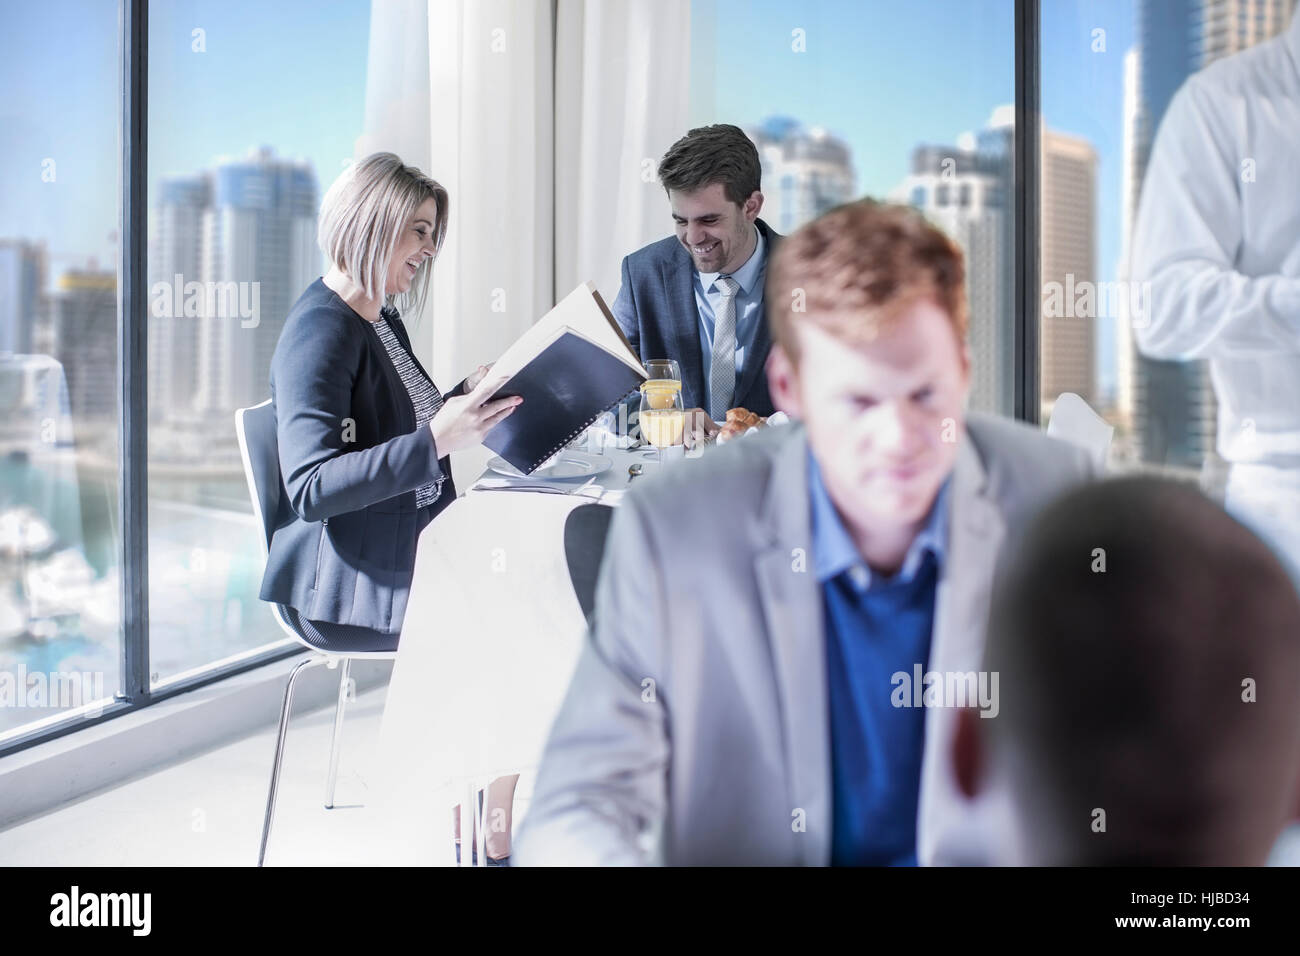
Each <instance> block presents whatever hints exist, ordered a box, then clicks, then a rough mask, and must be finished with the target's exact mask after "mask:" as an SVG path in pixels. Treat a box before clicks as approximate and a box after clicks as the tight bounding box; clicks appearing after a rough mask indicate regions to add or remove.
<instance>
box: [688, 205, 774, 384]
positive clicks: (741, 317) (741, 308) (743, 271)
mask: <svg viewBox="0 0 1300 956" xmlns="http://www.w3.org/2000/svg"><path fill="white" fill-rule="evenodd" d="M752 228H753V230H754V234H755V236H756V237H757V239H758V241H757V242H756V243H755V244H754V251H753V253H751V254H750V257H749V258H748V259H746V260H745V264H744V265H743V266H741V267H740V268H739V269H737V270H736V271H735V272H733V273H731V277H732V278H733V279H735V280H736V282H737V283H738V284H739V285H740V288H739V289H737V290H736V384H737V385H739V384H740V376H741V373H742V372H744V370H745V356H746V355H747V354H748V353H749V352H750V351H751V350H752V349H753V346H754V337H755V336H756V335H758V325H759V323H760V322H762V321H763V278H764V276H765V275H766V274H767V242H766V241H765V240H764V239H763V233H762V230H760V229H759V228H758V226H753V227H752ZM721 274H722V273H720V272H699V271H695V273H694V275H695V307H696V309H697V310H698V311H699V313H700V354H701V355H702V356H703V358H704V383H705V386H706V388H707V386H708V382H709V376H710V374H711V372H712V367H713V316H714V313H715V310H716V309H718V308H720V307H721V305H722V290H721V289H720V288H716V287H715V286H714V282H715V280H716V279H717V278H718V276H719V275H721ZM706 398H707V396H706ZM705 404H707V402H706V403H705Z"/></svg>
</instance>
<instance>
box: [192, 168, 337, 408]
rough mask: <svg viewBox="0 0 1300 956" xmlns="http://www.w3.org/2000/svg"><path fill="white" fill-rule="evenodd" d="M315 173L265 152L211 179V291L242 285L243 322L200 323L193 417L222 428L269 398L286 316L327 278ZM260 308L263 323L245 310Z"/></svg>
mask: <svg viewBox="0 0 1300 956" xmlns="http://www.w3.org/2000/svg"><path fill="white" fill-rule="evenodd" d="M316 211H317V188H316V174H315V173H314V171H313V170H312V168H311V166H310V165H308V164H306V163H298V162H290V161H284V160H277V159H275V158H273V157H272V156H271V152H270V150H267V149H262V150H259V151H257V152H256V153H254V154H253V155H251V156H249V157H247V158H245V159H242V160H238V161H233V162H224V163H221V164H220V165H218V166H217V168H216V170H215V172H214V173H213V189H212V203H211V205H210V206H209V207H208V208H207V209H205V210H204V212H203V220H202V222H203V225H202V229H203V234H202V260H203V261H202V272H203V280H204V282H205V283H213V284H223V285H224V284H228V283H235V284H236V293H237V297H238V300H239V303H240V306H241V311H240V312H239V314H237V315H219V314H218V315H203V316H201V317H200V318H199V319H198V323H199V325H198V329H199V334H198V376H197V394H196V396H195V408H196V411H198V412H199V413H200V415H203V416H213V417H217V418H221V419H222V420H224V419H226V418H228V417H229V416H230V415H231V414H232V413H233V412H234V410H235V409H236V408H239V407H241V406H247V405H254V404H256V403H258V402H260V401H262V400H264V399H266V398H268V397H269V395H270V386H269V381H270V372H271V356H272V354H273V353H274V352H275V346H276V343H277V342H278V341H279V339H280V330H281V329H282V328H283V327H284V320H285V317H286V316H287V315H288V313H289V307H290V306H291V305H292V304H293V303H294V302H295V301H296V300H297V298H298V296H299V295H301V294H302V292H303V290H305V289H306V288H307V286H308V285H310V284H311V282H312V281H313V280H314V279H316V277H317V276H318V275H319V274H320V268H319V267H320V253H319V251H318V250H317V247H316ZM254 303H255V304H256V314H255V315H253V314H249V315H244V314H243V312H244V311H248V312H250V313H251V312H252V311H253V310H252V309H247V310H245V309H244V308H243V307H244V306H252V305H253V304H254Z"/></svg>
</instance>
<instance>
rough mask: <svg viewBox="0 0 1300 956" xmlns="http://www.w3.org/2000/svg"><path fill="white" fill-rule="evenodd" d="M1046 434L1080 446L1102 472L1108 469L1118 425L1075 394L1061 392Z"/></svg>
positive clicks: (1053, 408) (1053, 407)
mask: <svg viewBox="0 0 1300 956" xmlns="http://www.w3.org/2000/svg"><path fill="white" fill-rule="evenodd" d="M1047 434H1049V435H1051V436H1052V437H1053V438H1059V439H1061V440H1062V441H1068V442H1070V443H1071V444H1074V445H1078V446H1079V447H1080V448H1082V449H1083V450H1084V451H1086V452H1088V454H1089V455H1091V456H1092V460H1093V462H1094V463H1095V464H1096V465H1097V468H1098V469H1100V470H1105V468H1106V456H1107V455H1108V454H1109V452H1110V442H1111V439H1112V438H1113V437H1114V436H1115V426H1113V425H1111V424H1109V423H1108V422H1107V421H1106V419H1104V418H1102V417H1101V416H1100V415H1098V414H1097V413H1096V412H1094V411H1093V410H1092V407H1091V406H1089V404H1088V403H1087V402H1085V401H1084V400H1083V399H1082V398H1080V397H1079V396H1078V395H1076V394H1074V392H1062V393H1061V396H1060V397H1059V398H1058V399H1057V400H1056V403H1055V404H1054V405H1053V406H1052V417H1051V419H1050V420H1049V421H1048V423H1047Z"/></svg>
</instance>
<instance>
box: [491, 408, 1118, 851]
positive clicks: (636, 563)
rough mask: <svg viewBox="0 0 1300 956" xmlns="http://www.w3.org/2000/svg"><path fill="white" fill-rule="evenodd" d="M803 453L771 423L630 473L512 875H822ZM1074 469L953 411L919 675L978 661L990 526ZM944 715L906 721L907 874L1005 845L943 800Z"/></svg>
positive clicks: (1005, 525)
mask: <svg viewBox="0 0 1300 956" xmlns="http://www.w3.org/2000/svg"><path fill="white" fill-rule="evenodd" d="M806 454H807V441H806V438H805V432H804V429H803V426H802V425H799V424H791V425H786V426H780V427H777V428H773V429H771V430H770V431H768V432H767V433H763V434H760V435H756V436H754V437H752V438H745V439H741V440H739V441H733V442H730V443H728V444H727V445H725V446H723V447H721V448H718V449H715V450H713V451H711V452H706V453H705V457H704V458H703V459H701V460H699V461H697V462H692V463H689V464H687V463H683V464H681V465H678V466H676V467H674V468H671V469H668V470H666V471H664V472H663V473H661V474H659V475H654V476H651V477H650V478H647V479H644V480H643V482H644V483H638V485H637V486H636V487H635V488H634V490H632V491H631V493H630V494H629V495H628V496H627V497H626V498H625V499H624V501H623V503H622V505H621V506H620V507H619V508H618V510H617V512H616V514H615V516H614V520H613V523H612V526H611V529H610V537H609V541H608V544H607V546H606V552H605V563H604V566H603V567H602V569H601V575H600V579H599V583H598V586H597V594H596V609H595V613H594V616H593V624H592V629H591V632H590V633H589V636H588V637H589V639H588V641H587V644H586V646H585V648H584V650H583V652H582V655H581V657H580V660H579V663H578V664H577V667H576V670H575V673H574V676H573V680H572V684H571V686H570V688H569V692H568V696H567V697H566V699H565V702H564V704H563V706H562V708H561V710H560V713H559V716H558V717H557V718H556V721H555V724H554V726H553V727H552V730H551V735H550V739H549V742H548V744H547V747H546V751H545V755H544V757H543V760H542V764H541V767H540V769H539V772H538V778H537V783H536V788H535V791H534V795H533V799H532V802H531V805H530V808H529V811H528V814H527V816H526V818H525V819H524V821H523V823H522V826H521V831H520V834H519V838H518V840H517V842H516V851H515V853H516V859H517V860H518V862H520V863H521V864H560V863H564V864H567V863H582V864H633V863H666V864H670V865H680V864H702V865H718V864H737V865H768V864H770V865H792V864H802V865H826V864H828V863H829V861H830V851H831V832H830V828H831V805H830V801H831V765H830V760H831V758H830V753H831V750H830V728H829V717H828V705H827V680H826V654H825V637H824V633H823V631H824V626H823V605H822V599H821V591H820V589H819V587H818V585H817V581H816V577H815V572H814V570H813V569H812V567H811V553H812V552H811V531H810V506H809V497H808V482H807V467H806ZM1092 474H1093V466H1092V464H1091V462H1090V461H1089V459H1088V457H1087V455H1085V454H1084V452H1082V451H1081V450H1079V449H1077V448H1075V447H1074V446H1072V445H1067V444H1065V443H1063V442H1060V441H1057V440H1055V439H1052V438H1048V437H1046V436H1045V435H1043V434H1042V433H1040V432H1039V431H1038V430H1037V429H1034V428H1031V427H1029V426H1027V425H1023V424H1020V423H1016V422H1011V421H1008V420H1003V419H995V418H990V417H985V416H980V415H972V416H970V418H969V419H968V421H967V430H966V435H965V436H964V438H963V439H962V442H961V445H960V447H959V449H958V457H957V462H956V465H955V467H954V472H953V484H952V489H951V492H950V494H951V498H950V505H951V508H950V514H949V528H948V552H947V558H946V560H945V562H944V564H943V567H942V569H941V576H940V580H939V587H938V592H937V594H936V598H935V602H936V603H935V623H934V632H933V636H932V644H931V652H930V661H929V666H928V669H929V670H937V671H959V672H968V671H978V670H979V669H980V668H981V666H982V664H981V659H982V654H983V645H984V628H985V619H986V616H987V613H988V602H989V596H990V591H991V584H992V579H993V573H994V563H995V558H996V556H997V554H998V552H999V549H1000V547H1001V545H1002V542H1003V539H1004V537H1005V536H1006V535H1007V533H1008V529H1009V528H1012V527H1014V526H1015V524H1016V523H1017V522H1019V521H1021V520H1023V519H1024V518H1025V517H1027V516H1028V515H1029V514H1031V513H1032V512H1033V511H1034V510H1035V509H1036V508H1037V507H1038V506H1040V505H1041V504H1043V503H1045V502H1046V500H1048V499H1050V498H1051V497H1054V496H1055V495H1056V494H1058V493H1059V492H1061V491H1063V490H1064V489H1066V488H1067V487H1069V486H1070V485H1071V484H1073V483H1075V482H1079V481H1082V480H1086V479H1087V478H1088V477H1090V476H1091V475H1092ZM953 715H954V712H953V710H951V709H948V710H945V709H942V708H933V707H932V708H930V709H929V711H928V712H927V714H926V718H925V721H926V722H925V750H924V753H923V757H922V779H921V796H920V806H919V816H918V824H917V842H918V858H919V860H920V862H921V863H922V864H933V863H955V862H981V861H983V860H986V859H987V858H988V856H987V855H988V854H989V853H990V852H991V850H992V846H991V844H993V843H997V842H999V841H1001V840H1002V839H1003V838H1004V837H1005V836H1006V832H1005V830H1006V829H1007V828H1006V824H1007V820H1006V811H1007V806H1006V802H1005V797H1003V799H1002V800H1001V801H1000V802H999V801H998V800H997V799H996V798H991V799H993V803H991V804H990V803H985V804H979V803H976V804H969V803H967V802H965V801H964V800H963V799H962V797H961V796H960V794H959V792H958V790H957V788H956V785H955V782H954V780H953V778H952V774H951V769H950V766H949V760H948V756H949V753H950V750H951V744H952V733H953V728H954V716H953ZM1000 827H1001V828H1002V829H999V828H1000Z"/></svg>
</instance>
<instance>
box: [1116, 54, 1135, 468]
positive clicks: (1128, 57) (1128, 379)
mask: <svg viewBox="0 0 1300 956" xmlns="http://www.w3.org/2000/svg"><path fill="white" fill-rule="evenodd" d="M1140 69H1141V55H1140V53H1139V51H1138V48H1137V47H1133V48H1132V49H1130V50H1129V51H1128V52H1127V53H1125V54H1124V98H1123V111H1122V116H1123V119H1122V122H1123V123H1124V131H1123V139H1122V143H1123V145H1122V147H1121V151H1120V203H1121V208H1120V244H1121V245H1120V261H1119V263H1118V266H1117V269H1116V274H1117V276H1118V277H1119V280H1120V281H1121V282H1128V281H1129V278H1130V277H1129V273H1128V254H1129V237H1130V235H1131V234H1132V232H1133V217H1134V216H1135V215H1136V213H1137V183H1138V179H1137V173H1138V170H1137V154H1136V150H1137V139H1138V121H1139V104H1138V71H1139V70H1140ZM1130 305H1131V299H1130V296H1128V295H1125V296H1123V297H1122V298H1121V299H1120V312H1119V315H1118V316H1116V328H1115V348H1116V351H1117V353H1118V354H1117V355H1116V363H1115V366H1116V367H1115V372H1116V375H1115V378H1116V382H1115V385H1116V395H1115V412H1114V423H1115V424H1116V425H1117V426H1118V431H1119V434H1117V435H1116V442H1117V444H1121V445H1123V446H1124V451H1125V457H1131V455H1132V454H1133V453H1134V451H1135V449H1134V448H1132V447H1131V446H1132V438H1131V434H1132V430H1133V426H1134V424H1135V416H1134V411H1135V399H1134V393H1133V390H1134V386H1135V384H1136V381H1137V372H1136V368H1137V360H1138V354H1137V342H1136V340H1135V339H1134V338H1133V325H1132V323H1133V319H1134V316H1133V314H1132V310H1131V308H1130Z"/></svg>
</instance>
